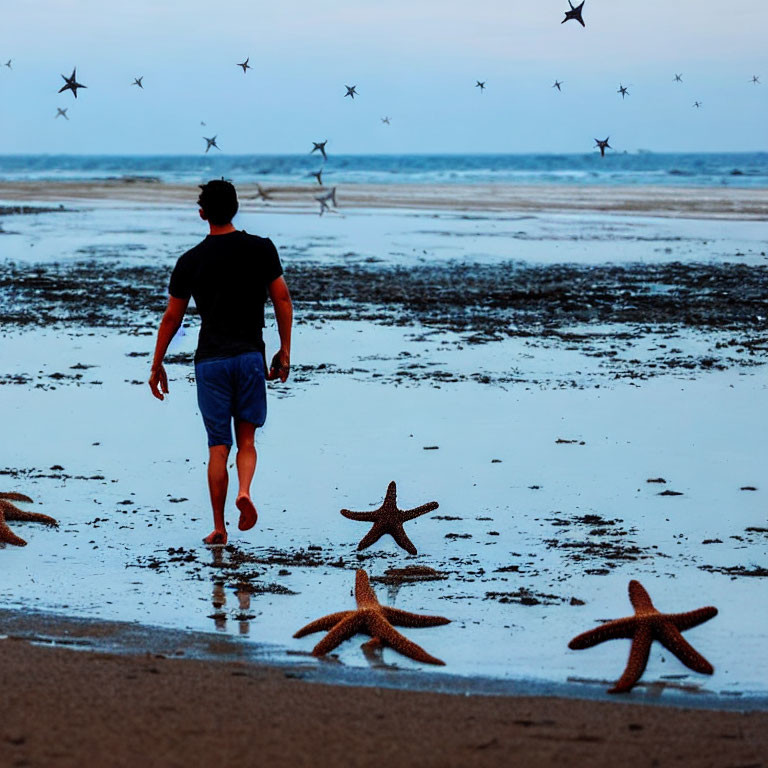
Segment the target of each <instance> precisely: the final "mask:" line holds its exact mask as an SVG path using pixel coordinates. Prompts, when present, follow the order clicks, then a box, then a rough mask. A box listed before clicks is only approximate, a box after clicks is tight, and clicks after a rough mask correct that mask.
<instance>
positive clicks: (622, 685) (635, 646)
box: [608, 624, 653, 693]
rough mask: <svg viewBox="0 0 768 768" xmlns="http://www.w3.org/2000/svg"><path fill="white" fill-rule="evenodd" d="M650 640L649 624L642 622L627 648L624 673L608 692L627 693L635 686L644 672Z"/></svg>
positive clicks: (651, 638) (651, 634) (651, 636)
mask: <svg viewBox="0 0 768 768" xmlns="http://www.w3.org/2000/svg"><path fill="white" fill-rule="evenodd" d="M652 642H653V632H652V630H651V628H650V626H648V625H647V624H644V625H642V626H640V627H638V630H637V632H636V633H635V636H634V637H633V638H632V647H631V648H630V649H629V659H628V660H627V667H626V669H625V670H624V674H623V675H622V676H621V677H620V678H619V680H618V682H617V683H616V685H614V686H613V688H611V689H610V690H609V691H608V693H628V692H629V691H631V690H632V689H633V688H634V687H635V684H636V683H637V681H638V680H639V679H640V678H641V677H642V676H643V672H645V667H646V665H647V664H648V656H649V654H650V653H651V643H652Z"/></svg>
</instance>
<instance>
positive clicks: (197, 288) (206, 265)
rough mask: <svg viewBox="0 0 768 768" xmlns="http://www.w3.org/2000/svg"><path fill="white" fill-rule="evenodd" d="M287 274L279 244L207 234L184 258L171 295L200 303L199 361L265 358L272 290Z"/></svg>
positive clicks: (242, 236) (173, 277)
mask: <svg viewBox="0 0 768 768" xmlns="http://www.w3.org/2000/svg"><path fill="white" fill-rule="evenodd" d="M282 274H283V267H282V265H281V264H280V257H279V256H278V255H277V248H275V245H274V243H273V242H272V241H271V240H269V239H268V238H266V237H257V236H256V235H249V234H248V233H247V232H241V231H236V232H230V233H229V234H226V235H208V237H206V238H205V240H203V241H202V242H201V243H199V244H198V245H196V246H195V247H194V248H192V249H191V250H189V251H187V252H186V253H185V254H183V255H182V256H181V257H180V258H179V260H178V261H177V262H176V266H175V267H174V270H173V273H172V274H171V281H170V284H169V286H168V292H169V293H170V294H171V296H174V297H175V298H177V299H188V298H189V297H190V296H193V297H194V299H195V304H196V305H197V310H198V312H199V313H200V317H201V320H202V324H201V327H200V337H199V339H198V342H197V352H196V353H195V362H198V361H200V360H206V359H210V358H213V357H233V356H234V355H239V354H241V353H243V352H254V351H257V352H261V353H262V354H263V353H264V342H263V339H262V331H261V329H262V328H263V327H264V302H265V301H266V299H267V287H268V286H269V284H270V283H271V282H272V281H273V280H276V279H277V278H278V277H280V275H282Z"/></svg>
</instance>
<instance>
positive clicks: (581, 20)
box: [576, 16, 587, 27]
mask: <svg viewBox="0 0 768 768" xmlns="http://www.w3.org/2000/svg"><path fill="white" fill-rule="evenodd" d="M576 21H578V22H579V24H581V26H582V27H586V26H587V25H586V24H585V23H584V19H582V18H581V16H579V18H578V19H576Z"/></svg>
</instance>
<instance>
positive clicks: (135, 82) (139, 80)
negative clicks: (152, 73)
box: [131, 75, 144, 90]
mask: <svg viewBox="0 0 768 768" xmlns="http://www.w3.org/2000/svg"><path fill="white" fill-rule="evenodd" d="M143 79H144V75H142V76H141V77H134V78H133V82H132V83H131V85H138V86H139V88H141V89H142V90H143V89H144V86H143V85H142V84H141V81H142V80H143Z"/></svg>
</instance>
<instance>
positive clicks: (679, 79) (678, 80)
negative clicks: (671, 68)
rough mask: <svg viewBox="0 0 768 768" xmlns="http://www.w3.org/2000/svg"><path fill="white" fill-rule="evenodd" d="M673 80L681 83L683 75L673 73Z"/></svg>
mask: <svg viewBox="0 0 768 768" xmlns="http://www.w3.org/2000/svg"><path fill="white" fill-rule="evenodd" d="M675 82H676V83H682V82H683V76H682V75H675Z"/></svg>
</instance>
